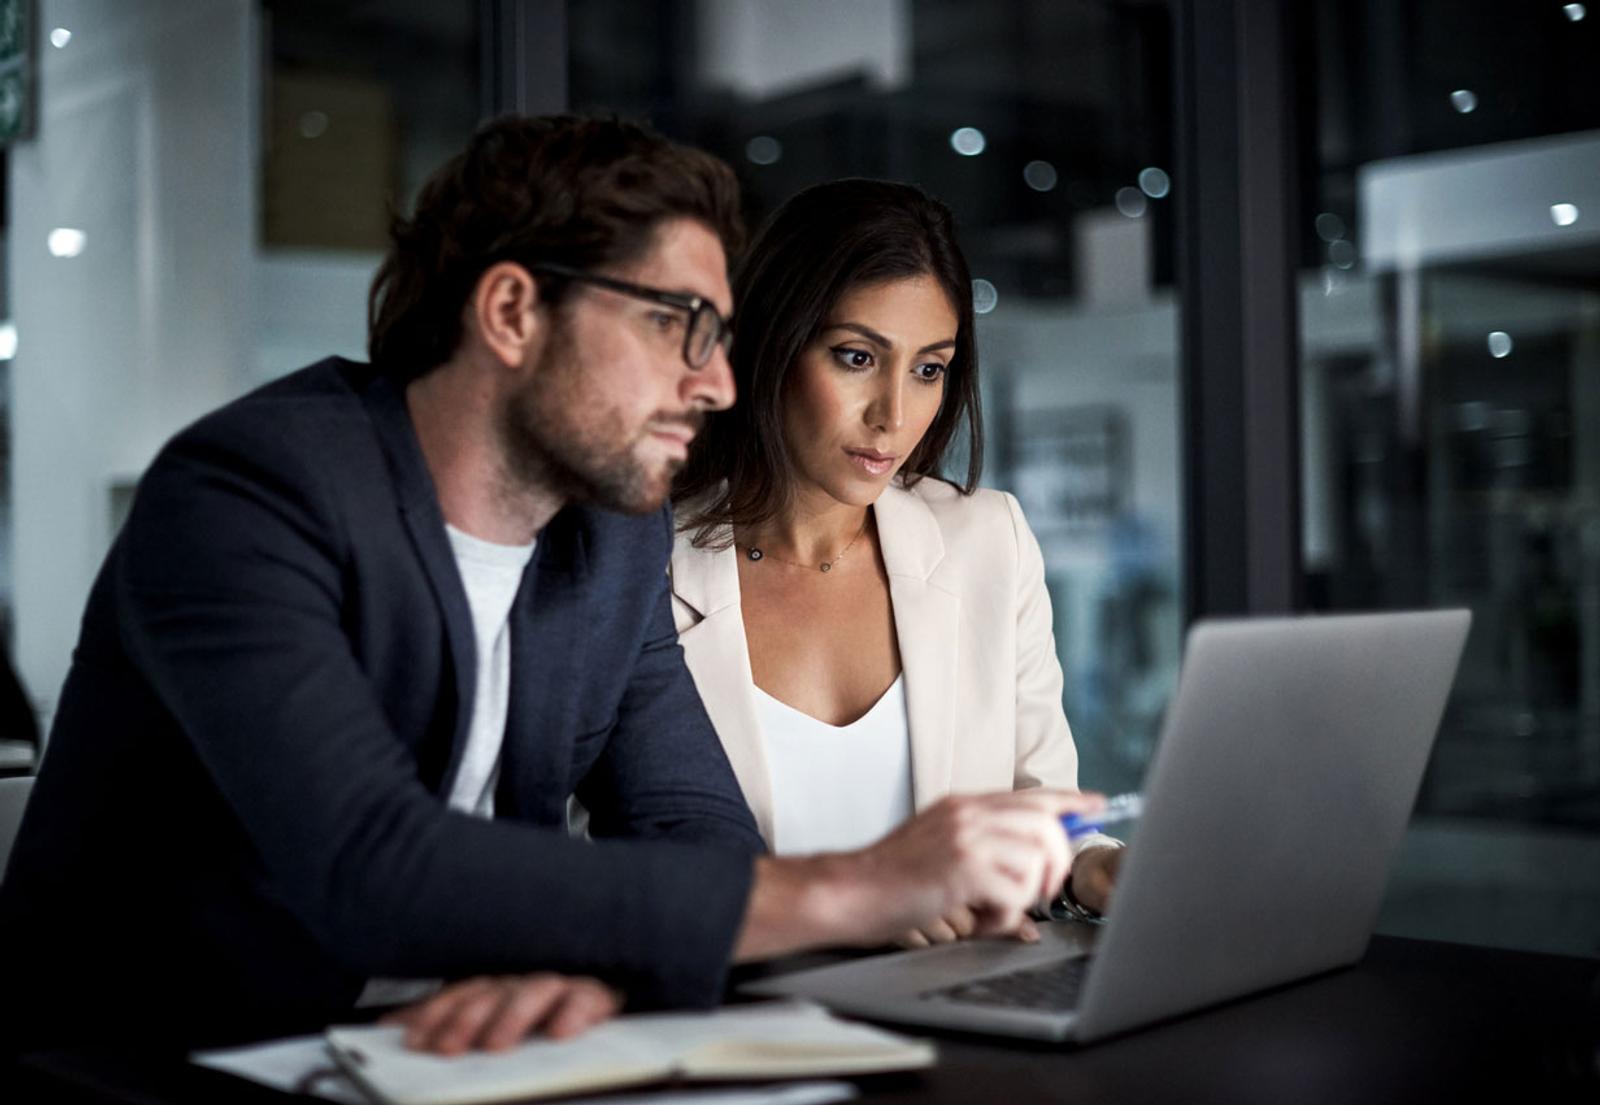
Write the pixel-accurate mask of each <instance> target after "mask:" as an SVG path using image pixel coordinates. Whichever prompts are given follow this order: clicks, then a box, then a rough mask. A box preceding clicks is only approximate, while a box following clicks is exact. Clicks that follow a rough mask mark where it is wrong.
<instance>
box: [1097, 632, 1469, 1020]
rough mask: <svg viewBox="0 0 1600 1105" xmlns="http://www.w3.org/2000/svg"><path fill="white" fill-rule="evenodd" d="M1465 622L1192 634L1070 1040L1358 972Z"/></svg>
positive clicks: (1461, 642) (1463, 636)
mask: <svg viewBox="0 0 1600 1105" xmlns="http://www.w3.org/2000/svg"><path fill="white" fill-rule="evenodd" d="M1470 624H1471V614H1470V613H1469V612H1468V611H1466V610H1445V611H1429V612H1423V613H1404V614H1367V615H1350V616H1332V617H1310V618H1275V619H1254V620H1248V621H1234V622H1202V623H1199V624H1197V625H1196V626H1195V627H1194V628H1193V629H1192V630H1191V631H1190V633H1189V639H1188V647H1187V649H1186V652H1185V656H1184V666H1183V672H1182V675H1181V677H1180V681H1179V686H1178V691H1177V694H1176V696H1175V699H1174V704H1173V707H1172V709H1171V710H1170V711H1169V713H1168V716H1167V722H1166V725H1165V727H1164V729H1163V733H1162V738H1161V744H1160V747H1159V748H1158V750H1157V754H1156V756H1155V758H1154V760H1153V761H1152V763H1151V765H1150V769H1149V771H1148V773H1147V775H1146V779H1145V788H1144V792H1145V811H1146V812H1145V816H1144V818H1143V820H1142V821H1141V823H1140V824H1139V827H1138V831H1137V843H1136V844H1135V846H1134V847H1133V848H1132V849H1130V851H1129V854H1128V856H1127V858H1126V861H1125V862H1124V864H1123V868H1122V870H1121V872H1120V878H1119V885H1118V888H1117V893H1116V898H1115V902H1114V910H1113V912H1114V918H1115V919H1114V921H1113V922H1112V923H1111V924H1109V925H1107V926H1106V931H1105V932H1104V934H1103V935H1102V938H1101V940H1100V945H1099V949H1098V952H1097V954H1096V959H1095V963H1094V967H1093V969H1092V970H1091V971H1090V973H1089V977H1088V979H1087V981H1086V983H1085V989H1084V993H1083V999H1082V1001H1081V1003H1080V1005H1079V1018H1078V1023H1077V1025H1076V1027H1075V1030H1074V1036H1075V1037H1076V1038H1078V1039H1080V1040H1089V1039H1094V1038H1097V1037H1100V1036H1104V1035H1107V1034H1109V1033H1112V1032H1116V1031H1119V1030H1121V1029H1123V1028H1128V1027H1132V1026H1134V1025H1139V1024H1144V1023H1146V1022H1149V1021H1152V1020H1155V1019H1157V1018H1161V1017H1169V1016H1173V1015H1175V1014H1178V1013H1183V1012H1186V1011H1188V1010H1190V1009H1196V1008H1199V1007H1201V1006H1204V1005H1209V1004H1211V1003H1213V1002H1218V1001H1223V1000H1225V999H1227V998H1231V997H1236V996H1238V995H1241V994H1248V993H1250V992H1252V991H1255V990H1260V989H1264V988H1266V987H1268V986H1272V985H1275V984H1278V983H1282V982H1287V981H1290V980H1292V979H1296V978H1301V977H1304V976H1306V975H1310V974H1315V973H1317V972H1319V971H1326V970H1330V969H1332V968H1334V967H1339V966H1343V965H1346V964H1349V963H1353V962H1354V961H1356V960H1357V959H1359V958H1360V957H1361V955H1362V954H1363V952H1364V951H1365V949H1366V945H1367V940H1368V937H1369V936H1370V935H1371V932H1372V926H1373V922H1374V921H1375V920H1376V918H1377V912H1378V907H1379V904H1380V902H1381V899H1382V897H1383V890H1384V886H1385V885H1386V883H1387V881H1388V875H1389V870H1390V868H1391V867H1392V865H1393V862H1394V858H1395V855H1396V853H1397V851H1398V849H1399V847H1400V843H1401V840H1402V838H1403V836H1404V834H1405V827H1406V823H1407V821H1408V820H1409V818H1410V814H1411V807H1412V805H1413V803H1414V802H1415V801H1416V795H1417V788H1418V787H1419V785H1420V784H1421V781H1422V772H1423V768H1424V767H1425V766H1426V764H1427V760H1428V753H1429V750H1430V749H1431V748H1432V746H1433V739H1434V736H1435V734H1436V733H1437V731H1438V727H1439V720H1440V717H1441V716H1442V715H1443V712H1444V707H1445V702H1446V700H1447V698H1448V696H1449V692H1450V686H1451V683H1452V682H1453V680H1454V677H1455V670H1456V665H1457V662H1458V661H1459V659H1460V656H1461V650H1462V647H1463V645H1464V644H1465V642H1466V637H1467V630H1468V627H1469V625H1470Z"/></svg>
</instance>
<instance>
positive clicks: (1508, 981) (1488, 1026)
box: [5, 937, 1600, 1105]
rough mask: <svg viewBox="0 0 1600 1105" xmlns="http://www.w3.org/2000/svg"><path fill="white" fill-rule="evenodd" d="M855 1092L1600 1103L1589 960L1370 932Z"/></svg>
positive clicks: (105, 1076) (168, 1093) (151, 1085)
mask: <svg viewBox="0 0 1600 1105" xmlns="http://www.w3.org/2000/svg"><path fill="white" fill-rule="evenodd" d="M939 1044H940V1053H941V1061H940V1063H939V1066H938V1067H936V1068H935V1069H933V1070H930V1071H927V1072H924V1073H922V1074H919V1075H914V1076H899V1077H891V1078H885V1079H877V1080H869V1081H868V1082H866V1083H865V1084H864V1089H865V1091H866V1093H865V1099H866V1100H868V1101H870V1102H871V1103H873V1105H880V1103H881V1105H890V1103H895V1102H918V1103H930V1102H931V1103H948V1105H956V1103H961V1105H970V1103H975V1102H976V1103H987V1102H997V1103H1001V1105H1022V1103H1025V1102H1061V1103H1063V1105H1066V1103H1069V1102H1087V1103H1091V1105H1117V1103H1121V1102H1139V1103H1141V1105H1142V1103H1146V1102H1169V1101H1170V1102H1184V1103H1186V1105H1205V1103H1210V1102H1217V1103H1221V1102H1227V1103H1229V1105H1235V1103H1242V1105H1249V1103H1253V1102H1261V1103H1263V1105H1266V1103H1270V1105H1316V1103H1321V1102H1329V1103H1333V1102H1339V1103H1344V1102H1353V1103H1358V1105H1380V1103H1387V1102H1443V1103H1449V1105H1457V1103H1460V1105H1468V1103H1473V1102H1477V1101H1484V1100H1489V1099H1491V1097H1501V1098H1502V1100H1505V1101H1507V1102H1517V1103H1520V1102H1524V1101H1528V1102H1539V1103H1541V1105H1543V1103H1546V1102H1560V1101H1569V1100H1570V1101H1585V1102H1588V1103H1590V1105H1593V1103H1595V1102H1600V961H1596V960H1587V959H1571V958H1565V957H1561V956H1549V955H1536V954H1532V953H1526V952H1510V951H1501V950H1496V949H1487V948H1473V947H1467V946H1464V945H1458V944H1440V943H1433V942H1429V941H1418V940H1402V939H1397V938H1392V937H1377V938H1375V939H1374V940H1373V942H1372V946H1371V948H1370V949H1369V951H1368V954H1367V957H1366V958H1365V959H1364V960H1363V961H1362V962H1361V963H1360V964H1359V965H1357V966H1355V967H1352V968H1350V969H1348V970H1344V971H1337V972H1334V973H1332V974H1329V975H1324V976H1322V977H1320V978H1316V979H1312V980H1310V981H1307V982H1302V983H1298V984H1296V985H1293V986H1287V987H1283V988H1281V989H1278V990H1275V991H1271V992H1269V993H1266V994H1260V995H1256V996H1254V997H1251V998H1247V999H1244V1000H1241V1001H1237V1002H1233V1003H1231V1004H1228V1005H1225V1006H1221V1007H1219V1008H1215V1009H1211V1010H1208V1011H1205V1012H1203V1013H1198V1014H1195V1015H1193V1016H1190V1017H1186V1018H1183V1019H1180V1020H1177V1021H1173V1022H1171V1023H1168V1024H1164V1025H1158V1026H1155V1027H1152V1028H1148V1029H1145V1030H1142V1031H1139V1032H1135V1033H1130V1034H1128V1035H1126V1036H1122V1037H1120V1038H1117V1039H1113V1040H1107V1041H1104V1042H1102V1043H1098V1044H1095V1045H1093V1046H1090V1047H1084V1048H1074V1047H1056V1046H1044V1045H1030V1044H1012V1043H998V1042H995V1041H992V1040H987V1039H980V1038H977V1037H957V1036H946V1037H941V1038H940V1040H939ZM22 1077H23V1079H24V1083H23V1085H21V1086H20V1087H19V1089H21V1090H22V1092H21V1093H20V1094H15V1095H5V1096H6V1100H9V1101H34V1100H41V1101H57V1100H60V1101H70V1102H85V1103H88V1102H94V1103H104V1102H120V1103H127V1102H139V1103H155V1102H172V1103H183V1105H187V1103H190V1102H196V1103H197V1102H218V1101H226V1102H241V1103H244V1105H249V1103H251V1102H259V1103H261V1105H271V1103H282V1102H289V1101H302V1102H304V1101H312V1100H316V1099H313V1098H297V1097H292V1096H289V1095H285V1094H279V1093H274V1092H272V1091H269V1090H265V1089H262V1088H260V1087H256V1086H253V1085H250V1084H247V1083H244V1082H240V1081H237V1080H235V1079H233V1078H230V1077H228V1076H226V1075H222V1074H218V1073H216V1072H212V1071H206V1070H200V1069H198V1068H194V1067H191V1066H189V1065H188V1064H185V1063H182V1062H178V1061H172V1060H165V1061H162V1060H155V1059H152V1058H150V1057H141V1056H119V1055H114V1054H107V1053H73V1052H61V1053H55V1054H50V1055H36V1056H31V1057H29V1058H28V1059H27V1060H25V1062H24V1065H23V1071H22Z"/></svg>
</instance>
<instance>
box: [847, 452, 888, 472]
mask: <svg viewBox="0 0 1600 1105" xmlns="http://www.w3.org/2000/svg"><path fill="white" fill-rule="evenodd" d="M844 455H845V456H847V457H849V458H850V462H851V463H852V464H854V465H855V466H856V467H857V468H859V469H861V471H863V472H865V473H866V474H867V475H869V476H883V475H887V474H888V473H889V471H890V470H891V469H892V468H894V462H895V461H896V460H897V459H898V458H897V457H896V456H895V455H894V454H893V453H880V452H878V451H877V450H876V449H846V450H845V451H844Z"/></svg>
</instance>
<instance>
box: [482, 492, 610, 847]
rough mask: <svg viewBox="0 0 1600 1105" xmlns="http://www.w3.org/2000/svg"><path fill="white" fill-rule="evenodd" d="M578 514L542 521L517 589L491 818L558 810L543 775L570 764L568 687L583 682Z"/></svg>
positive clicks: (556, 790)
mask: <svg viewBox="0 0 1600 1105" xmlns="http://www.w3.org/2000/svg"><path fill="white" fill-rule="evenodd" d="M581 517H582V515H581V512H580V511H579V510H577V509H571V508H569V509H568V510H566V511H563V512H562V513H560V514H558V515H556V517H555V518H554V519H552V520H551V522H550V524H549V525H547V526H546V527H545V528H544V532H543V533H541V534H540V535H539V547H538V548H537V549H535V550H534V557H533V563H531V564H530V565H529V566H528V569H527V571H526V572H525V573H524V574H523V577H522V589H521V590H520V591H518V592H517V600H516V604H515V606H514V613H513V621H512V626H513V630H512V633H511V671H512V678H511V692H510V700H509V701H508V702H507V704H506V739H505V742H504V743H503V744H502V745H501V748H500V783H499V786H498V787H497V788H496V791H495V816H496V817H505V818H516V819H517V820H520V821H532V822H535V823H537V824H545V825H557V824H562V823H563V822H564V818H565V816H566V789H565V788H564V787H561V786H555V787H552V786H550V780H552V779H561V780H565V779H567V777H568V776H569V775H570V774H571V771H572V744H573V739H574V737H575V735H576V734H575V729H576V722H575V717H574V712H575V710H576V709H577V699H576V697H575V695H574V692H575V690H576V689H577V688H580V687H582V686H583V679H582V675H583V668H584V662H585V659H586V648H587V643H588V639H589V638H588V635H587V634H586V633H584V631H583V630H584V625H585V624H586V619H585V617H584V604H585V599H586V597H587V595H588V594H589V589H588V588H586V587H584V586H583V580H584V576H585V574H586V571H585V562H586V561H585V549H584V540H583V538H584V530H583V527H582V525H581V524H580V523H581ZM531 795H543V796H544V797H545V801H544V805H543V806H542V807H541V808H533V807H532V805H531V804H530V802H529V796H531Z"/></svg>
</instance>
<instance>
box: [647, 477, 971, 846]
mask: <svg viewBox="0 0 1600 1105" xmlns="http://www.w3.org/2000/svg"><path fill="white" fill-rule="evenodd" d="M872 509H873V511H874V515H875V517H876V519H877V523H878V540H879V543H880V544H881V546H882V548H883V560H884V565H885V567H886V568H887V569H888V574H889V598H890V602H891V603H892V605H893V610H894V624H895V637H896V639H897V640H898V642H899V645H900V663H901V668H902V670H903V672H904V674H905V691H906V714H907V724H908V727H909V728H910V731H911V785H912V799H913V802H914V803H915V806H916V808H917V809H918V810H921V809H925V808H926V807H927V806H929V805H931V804H932V803H934V802H936V801H938V799H939V798H941V797H943V796H944V795H945V794H947V793H949V791H950V768H951V761H952V756H953V747H954V740H955V732H954V725H955V717H956V687H957V685H958V683H959V680H958V678H957V664H958V662H959V659H960V658H959V657H958V655H957V641H958V630H959V626H960V620H961V600H960V598H959V596H958V595H957V594H956V592H955V591H954V590H953V589H951V588H948V587H945V586H942V585H941V583H940V578H939V566H940V564H941V563H943V561H944V538H943V537H942V536H941V534H940V530H939V524H938V521H937V520H936V519H935V518H934V516H933V512H932V511H931V510H930V509H929V508H928V506H927V504H925V503H924V502H923V501H922V499H921V498H920V497H918V495H917V494H916V491H915V490H914V489H913V490H907V489H906V488H904V487H902V486H900V484H899V482H898V481H897V482H895V483H893V484H890V485H889V486H888V487H887V488H885V489H884V492H883V494H882V495H881V496H879V497H878V501H877V502H876V503H875V504H874V505H873V508H872ZM672 591H673V594H674V595H675V596H676V597H677V598H678V599H679V600H680V601H681V602H682V603H684V604H685V605H686V606H688V607H689V608H690V609H691V610H693V611H694V613H695V614H697V615H698V616H699V618H700V620H699V621H698V622H696V623H695V624H694V625H693V626H691V627H688V628H685V629H683V630H682V631H681V633H680V636H681V638H682V640H683V646H684V650H685V652H686V653H690V654H691V656H690V668H691V670H693V671H694V672H695V673H696V676H697V679H696V682H697V685H698V687H699V690H700V697H701V699H702V701H704V703H705V706H706V712H707V713H709V714H710V715H711V722H712V724H713V725H714V726H716V729H717V732H718V734H719V735H721V737H722V744H723V747H724V748H725V749H726V750H727V753H728V760H729V763H730V764H731V765H732V767H733V770H734V774H735V775H737V776H738V778H739V782H740V784H741V786H743V788H744V791H745V798H746V800H747V801H748V802H749V803H750V807H751V809H752V810H753V811H754V812H755V814H756V821H757V824H758V825H759V827H760V829H761V835H762V836H763V837H765V838H766V840H767V842H768V843H769V844H771V845H774V846H776V842H775V841H773V836H772V829H773V826H772V779H771V775H770V773H769V769H768V764H767V756H766V747H765V742H764V740H763V738H762V736H761V729H760V726H759V725H758V723H757V720H756V702H755V689H754V688H755V682H754V678H753V677H752V675H751V673H750V649H749V644H748V642H747V641H746V639H745V633H744V618H743V615H742V613H741V611H740V606H739V565H738V552H737V550H735V549H734V548H733V546H731V545H730V546H729V547H727V548H725V549H696V548H694V547H692V546H691V545H690V544H689V543H688V542H687V541H679V542H678V545H677V548H676V550H675V551H674V553H673V557H672ZM708 673H716V676H715V678H707V674H708Z"/></svg>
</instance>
